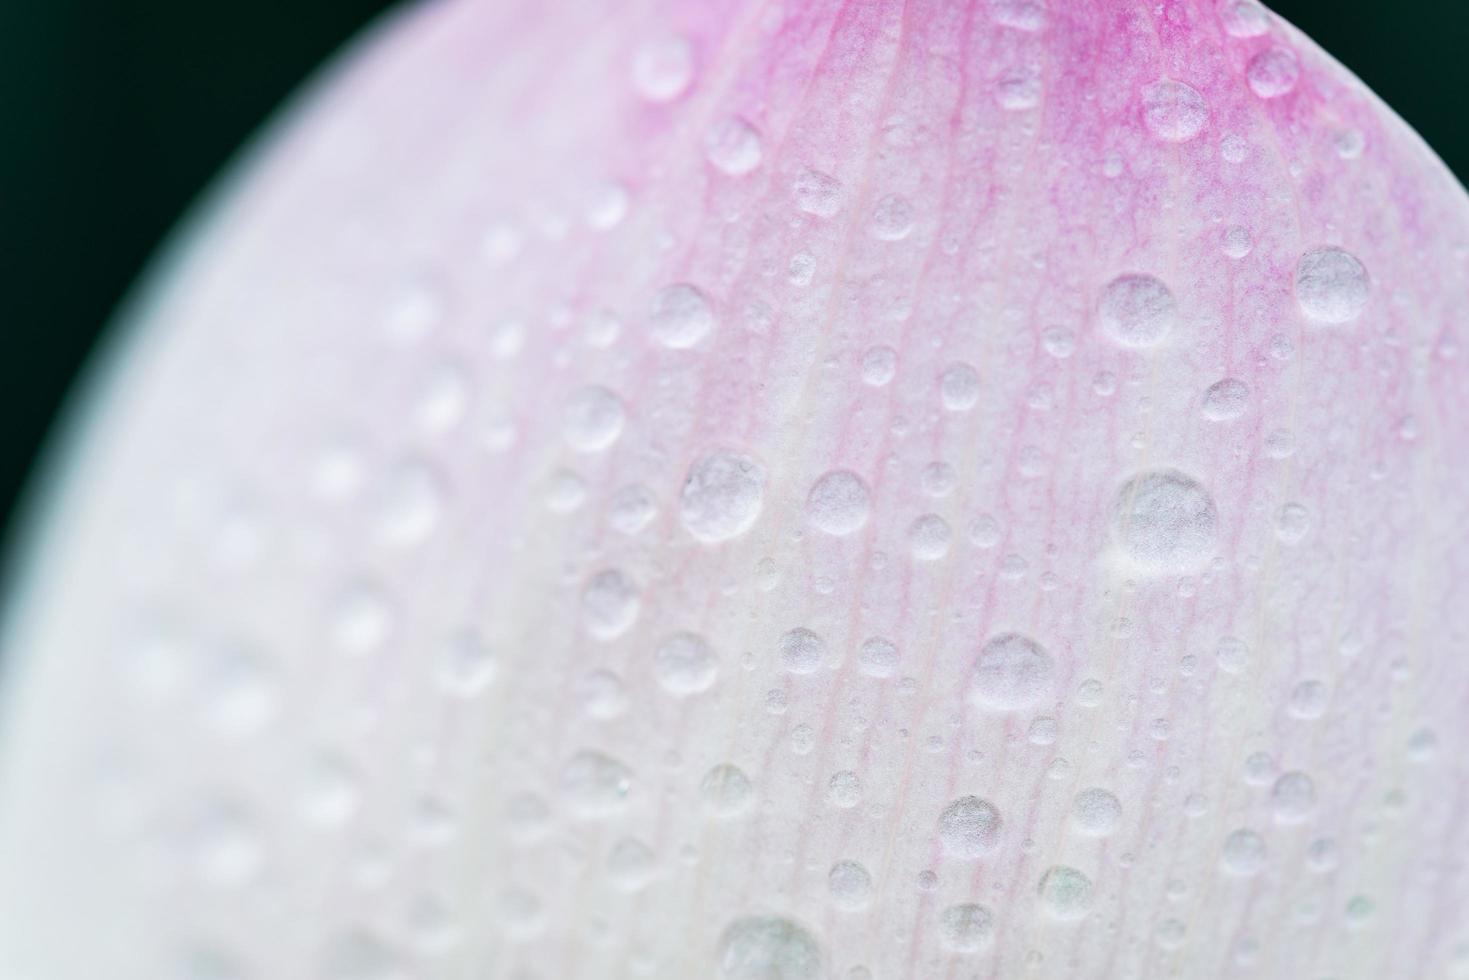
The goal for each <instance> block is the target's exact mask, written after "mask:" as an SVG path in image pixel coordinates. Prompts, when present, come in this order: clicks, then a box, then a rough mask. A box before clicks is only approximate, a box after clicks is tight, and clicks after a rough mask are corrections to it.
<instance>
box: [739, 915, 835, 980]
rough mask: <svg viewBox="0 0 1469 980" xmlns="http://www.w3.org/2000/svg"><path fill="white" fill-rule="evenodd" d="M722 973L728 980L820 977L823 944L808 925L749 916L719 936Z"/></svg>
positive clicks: (785, 979) (781, 919)
mask: <svg viewBox="0 0 1469 980" xmlns="http://www.w3.org/2000/svg"><path fill="white" fill-rule="evenodd" d="M718 957H719V973H720V975H721V976H723V977H726V978H727V980H817V978H818V977H820V976H821V947H820V946H819V945H818V944H817V942H816V940H815V938H813V937H812V935H811V933H809V932H807V931H806V929H805V928H803V927H802V926H799V925H797V924H796V923H795V922H792V921H791V920H790V919H784V918H780V917H777V916H765V915H750V916H745V917H743V918H739V919H736V920H734V921H733V922H731V923H730V924H729V926H728V928H726V929H725V930H724V932H723V934H721V935H720V937H719V947H718Z"/></svg>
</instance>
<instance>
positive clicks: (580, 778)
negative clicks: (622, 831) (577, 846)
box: [561, 749, 633, 818]
mask: <svg viewBox="0 0 1469 980" xmlns="http://www.w3.org/2000/svg"><path fill="white" fill-rule="evenodd" d="M632 781H633V773H632V770H631V769H629V768H628V767H627V766H625V765H623V764H622V763H621V762H618V761H617V760H616V759H614V758H612V757H611V756H609V755H604V754H603V753H601V752H596V751H593V750H590V749H583V750H582V751H580V752H577V753H576V754H575V755H573V756H572V757H571V758H570V759H569V760H567V762H566V765H564V766H563V767H562V768H561V792H562V794H563V796H564V797H565V799H566V802H567V805H568V807H569V808H570V810H571V812H572V813H573V814H574V815H576V816H578V817H585V818H598V817H607V816H611V815H613V814H615V813H619V812H621V810H622V809H623V808H624V807H625V806H626V805H627V796H628V793H629V791H630V790H631V789H632Z"/></svg>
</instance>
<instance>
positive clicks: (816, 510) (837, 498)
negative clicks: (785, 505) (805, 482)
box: [806, 470, 872, 537]
mask: <svg viewBox="0 0 1469 980" xmlns="http://www.w3.org/2000/svg"><path fill="white" fill-rule="evenodd" d="M871 512H872V493H871V491H869V490H868V489H867V483H866V482H865V481H864V480H863V479H862V478H861V477H860V476H858V475H857V474H856V473H853V472H852V471H851V470H830V471H828V472H827V473H824V474H822V476H821V477H820V478H818V479H817V481H816V482H815V484H813V485H812V487H811V492H810V493H809V494H808V495H807V496H806V520H807V521H808V522H809V523H810V524H811V526H812V527H814V528H816V529H817V530H818V531H825V532H826V533H827V534H832V535H836V536H838V537H841V536H843V535H847V534H851V533H853V532H854V531H857V530H859V529H861V527H862V526H863V525H864V524H866V523H867V518H868V516H869V515H870V514H871Z"/></svg>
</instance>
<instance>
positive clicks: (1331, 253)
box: [1296, 245, 1368, 323]
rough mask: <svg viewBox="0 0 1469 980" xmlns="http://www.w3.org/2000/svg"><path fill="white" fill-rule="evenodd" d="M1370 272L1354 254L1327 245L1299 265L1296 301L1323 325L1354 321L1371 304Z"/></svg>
mask: <svg viewBox="0 0 1469 980" xmlns="http://www.w3.org/2000/svg"><path fill="white" fill-rule="evenodd" d="M1367 291H1368V280H1367V270H1366V269H1365V268H1363V266H1362V263H1361V262H1359V261H1358V260H1357V257H1356V256H1354V255H1352V254H1351V253H1350V252H1348V251H1346V250H1344V249H1340V248H1337V247H1336V246H1334V245H1327V246H1324V247H1322V248H1317V249H1312V250H1311V251H1309V252H1307V253H1306V254H1305V255H1303V256H1301V260H1300V261H1299V262H1297V263H1296V302H1298V303H1299V304H1300V306H1301V312H1303V313H1305V314H1306V316H1307V317H1308V318H1310V319H1312V320H1315V321H1317V322H1319V323H1346V322H1347V321H1348V320H1354V319H1356V318H1357V316H1358V315H1360V314H1361V312H1362V307H1364V306H1366V305H1367Z"/></svg>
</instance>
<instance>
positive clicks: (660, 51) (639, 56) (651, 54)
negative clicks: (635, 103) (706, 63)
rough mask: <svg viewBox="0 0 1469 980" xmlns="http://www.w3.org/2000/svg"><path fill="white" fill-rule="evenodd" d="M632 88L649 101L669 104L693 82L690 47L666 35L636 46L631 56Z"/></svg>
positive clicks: (692, 63)
mask: <svg viewBox="0 0 1469 980" xmlns="http://www.w3.org/2000/svg"><path fill="white" fill-rule="evenodd" d="M632 80H633V87H634V88H635V89H636V90H637V93H638V95H640V96H642V97H643V98H644V99H646V100H648V101H649V102H658V103H661V102H672V101H673V100H674V99H676V98H678V97H679V96H680V95H683V94H684V92H686V91H688V88H689V86H690V85H691V84H693V81H694V46H693V45H692V44H691V43H690V42H689V40H688V39H687V38H684V37H678V36H676V35H670V36H667V37H659V38H654V39H653V40H650V41H646V42H644V43H643V44H642V45H640V46H639V47H638V49H637V51H636V53H635V54H634V55H633V63H632Z"/></svg>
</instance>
